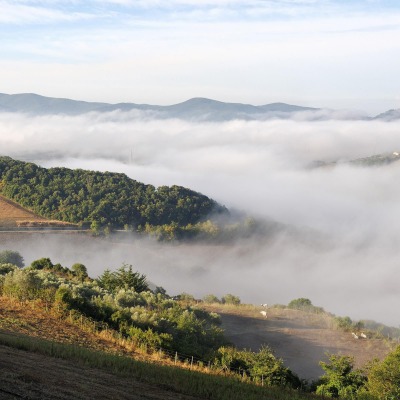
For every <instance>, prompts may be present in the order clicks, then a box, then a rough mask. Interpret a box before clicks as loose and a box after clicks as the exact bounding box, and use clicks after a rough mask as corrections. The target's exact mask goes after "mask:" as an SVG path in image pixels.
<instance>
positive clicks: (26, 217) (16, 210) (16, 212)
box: [0, 195, 46, 227]
mask: <svg viewBox="0 0 400 400" xmlns="http://www.w3.org/2000/svg"><path fill="white" fill-rule="evenodd" d="M19 221H38V222H39V221H46V219H45V218H42V217H40V216H39V215H36V214H35V213H33V212H32V211H29V210H27V209H25V208H23V207H21V206H20V205H19V204H17V203H15V202H13V201H11V200H9V199H7V198H5V197H4V196H1V195H0V226H6V227H16V226H17V222H19Z"/></svg>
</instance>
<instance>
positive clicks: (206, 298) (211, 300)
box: [203, 294, 221, 304]
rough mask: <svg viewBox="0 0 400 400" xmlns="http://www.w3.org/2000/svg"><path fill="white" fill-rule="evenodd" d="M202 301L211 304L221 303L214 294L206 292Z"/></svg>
mask: <svg viewBox="0 0 400 400" xmlns="http://www.w3.org/2000/svg"><path fill="white" fill-rule="evenodd" d="M203 301H204V303H207V304H212V303H221V301H220V300H219V298H218V297H217V296H215V294H207V295H206V296H204V297H203Z"/></svg>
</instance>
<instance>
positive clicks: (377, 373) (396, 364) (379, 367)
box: [366, 346, 400, 400]
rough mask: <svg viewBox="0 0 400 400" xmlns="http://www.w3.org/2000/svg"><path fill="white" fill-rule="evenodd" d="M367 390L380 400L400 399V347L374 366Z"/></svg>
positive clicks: (369, 375)
mask: <svg viewBox="0 0 400 400" xmlns="http://www.w3.org/2000/svg"><path fill="white" fill-rule="evenodd" d="M366 390H367V392H368V393H369V394H370V395H372V396H373V397H374V398H376V399H379V400H381V399H382V400H386V399H400V346H399V347H397V348H396V349H395V350H394V351H392V352H391V353H389V355H388V356H387V357H386V358H385V359H384V360H383V361H382V362H375V363H374V364H372V366H371V368H370V371H369V374H368V382H367V384H366Z"/></svg>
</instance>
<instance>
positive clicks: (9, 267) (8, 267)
mask: <svg viewBox="0 0 400 400" xmlns="http://www.w3.org/2000/svg"><path fill="white" fill-rule="evenodd" d="M17 268H18V267H17V266H16V265H14V264H10V263H6V264H0V275H6V274H8V273H9V272H11V271H14V270H16V269H17Z"/></svg>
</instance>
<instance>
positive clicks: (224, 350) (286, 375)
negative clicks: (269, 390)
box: [216, 346, 301, 388]
mask: <svg viewBox="0 0 400 400" xmlns="http://www.w3.org/2000/svg"><path fill="white" fill-rule="evenodd" d="M216 365H217V366H220V367H222V368H223V369H225V370H232V371H234V372H241V373H242V374H243V376H248V377H251V378H252V379H254V380H256V381H259V382H261V381H263V383H264V385H266V386H288V387H292V388H298V387H300V385H301V382H300V379H299V378H298V377H297V376H296V375H295V374H293V373H292V372H291V371H290V370H289V369H288V368H285V367H284V366H283V362H282V360H280V359H277V358H276V357H275V356H274V355H273V354H272V351H271V350H270V349H269V348H268V347H266V346H263V347H261V349H260V351H259V352H258V353H255V352H252V351H248V350H237V349H236V348H234V347H221V348H219V349H218V351H217V358H216Z"/></svg>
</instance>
